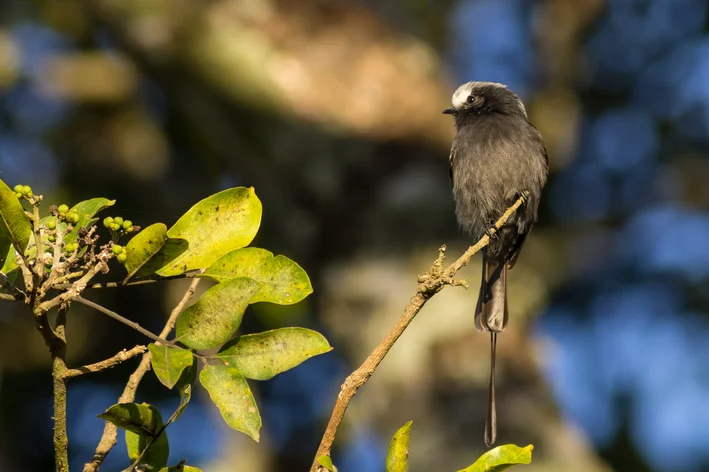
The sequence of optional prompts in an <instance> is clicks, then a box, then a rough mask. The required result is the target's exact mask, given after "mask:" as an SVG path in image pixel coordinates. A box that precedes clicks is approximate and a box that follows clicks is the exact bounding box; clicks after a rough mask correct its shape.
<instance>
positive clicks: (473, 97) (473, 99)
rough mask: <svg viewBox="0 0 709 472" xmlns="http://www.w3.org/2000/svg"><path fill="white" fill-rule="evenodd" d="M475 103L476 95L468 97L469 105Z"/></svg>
mask: <svg viewBox="0 0 709 472" xmlns="http://www.w3.org/2000/svg"><path fill="white" fill-rule="evenodd" d="M474 101H475V95H468V99H467V102H468V103H473V102H474Z"/></svg>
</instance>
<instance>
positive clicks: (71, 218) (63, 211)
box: [57, 203, 79, 225]
mask: <svg viewBox="0 0 709 472" xmlns="http://www.w3.org/2000/svg"><path fill="white" fill-rule="evenodd" d="M57 215H58V216H59V218H60V219H62V220H66V222H67V223H70V224H74V225H75V224H76V223H78V222H79V214H78V213H77V212H75V211H69V206H67V205H65V204H63V203H62V204H61V205H59V206H58V207H57Z"/></svg>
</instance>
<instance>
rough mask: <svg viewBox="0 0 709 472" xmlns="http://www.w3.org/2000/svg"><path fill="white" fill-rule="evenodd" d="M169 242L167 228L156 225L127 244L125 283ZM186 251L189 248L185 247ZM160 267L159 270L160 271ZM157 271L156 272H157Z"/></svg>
mask: <svg viewBox="0 0 709 472" xmlns="http://www.w3.org/2000/svg"><path fill="white" fill-rule="evenodd" d="M166 241H167V226H165V225H164V224H163V223H155V224H153V225H150V226H148V227H147V228H144V229H143V230H142V231H141V232H140V233H138V234H136V235H135V236H133V238H132V239H131V240H130V241H128V244H126V262H125V266H126V270H127V271H128V276H126V278H125V280H124V281H123V282H124V283H125V282H127V281H128V280H129V279H130V278H131V277H133V276H134V275H135V274H136V272H138V270H139V269H140V268H141V267H143V266H144V265H145V264H146V263H147V262H148V261H149V260H150V259H151V258H152V257H153V256H155V255H156V254H157V253H158V252H159V251H160V250H161V249H162V248H163V246H164V245H165V242H166ZM185 249H187V247H186V246H185ZM159 268H160V267H158V268H157V269H159ZM157 269H156V270H157Z"/></svg>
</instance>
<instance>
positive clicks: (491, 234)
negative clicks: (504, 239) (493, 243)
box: [485, 223, 497, 239]
mask: <svg viewBox="0 0 709 472" xmlns="http://www.w3.org/2000/svg"><path fill="white" fill-rule="evenodd" d="M485 234H486V235H487V237H488V238H490V239H495V238H496V237H497V229H496V228H495V224H494V223H492V224H488V226H486V227H485Z"/></svg>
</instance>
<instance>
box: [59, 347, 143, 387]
mask: <svg viewBox="0 0 709 472" xmlns="http://www.w3.org/2000/svg"><path fill="white" fill-rule="evenodd" d="M147 350H148V348H147V347H145V346H135V347H134V348H133V349H130V350H128V351H126V350H125V349H123V350H122V351H121V352H119V353H118V354H116V355H115V356H112V357H109V358H108V359H106V360H103V361H101V362H95V363H93V364H88V365H85V366H81V367H79V368H76V369H67V370H66V371H64V378H65V379H70V378H72V377H78V376H79V375H83V374H91V373H94V372H101V371H102V370H106V369H110V368H111V367H115V366H117V365H118V364H120V363H121V362H125V361H127V360H128V359H132V358H133V357H135V356H137V355H138V354H143V353H144V352H145V351H147Z"/></svg>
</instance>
